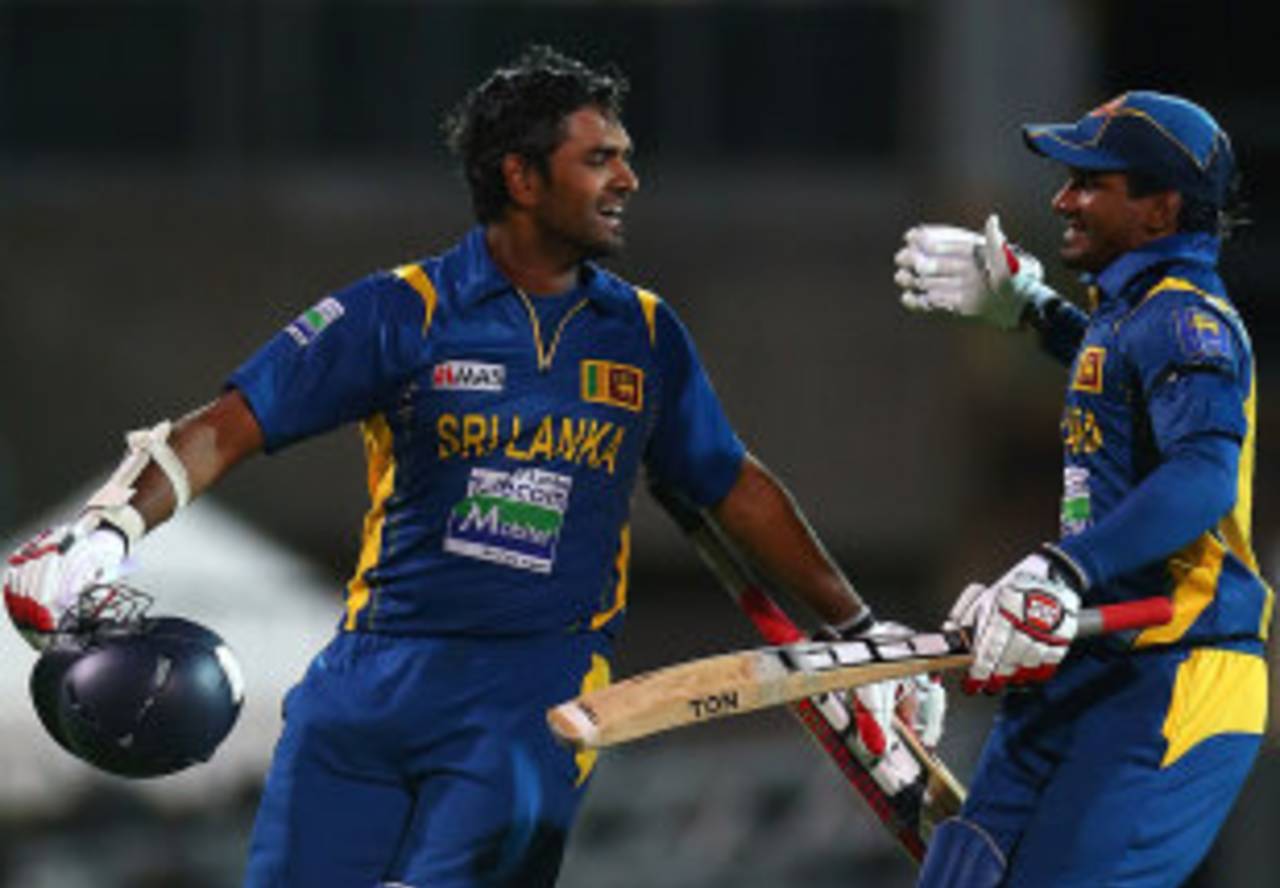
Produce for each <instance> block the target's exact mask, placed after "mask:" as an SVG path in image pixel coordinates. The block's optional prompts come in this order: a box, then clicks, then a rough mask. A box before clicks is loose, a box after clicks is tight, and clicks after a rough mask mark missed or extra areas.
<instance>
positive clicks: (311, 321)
mask: <svg viewBox="0 0 1280 888" xmlns="http://www.w3.org/2000/svg"><path fill="white" fill-rule="evenodd" d="M344 313H345V311H344V309H343V308H342V303H341V302H339V301H338V300H337V299H334V298H333V297H332V296H326V297H325V298H324V299H321V300H320V301H319V302H317V303H316V304H315V305H313V306H311V308H308V309H307V310H306V311H304V312H303V313H302V314H300V315H298V317H297V320H295V321H294V322H293V323H292V324H290V325H289V326H287V327H285V328H284V331H285V332H286V333H288V334H289V335H290V336H291V337H292V338H293V341H294V342H296V343H297V344H298V346H299V347H300V348H305V347H306V346H308V345H310V344H311V343H312V342H315V339H316V337H317V336H319V335H320V334H321V333H323V332H324V331H325V328H326V327H328V326H329V325H330V324H332V323H333V322H334V321H336V320H337V319H338V318H340V317H342V315H343V314H344Z"/></svg>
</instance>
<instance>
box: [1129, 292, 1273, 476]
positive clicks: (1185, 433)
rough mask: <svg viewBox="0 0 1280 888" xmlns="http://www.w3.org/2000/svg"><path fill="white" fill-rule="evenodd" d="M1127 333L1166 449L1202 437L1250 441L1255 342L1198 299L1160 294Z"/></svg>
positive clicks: (1162, 447)
mask: <svg viewBox="0 0 1280 888" xmlns="http://www.w3.org/2000/svg"><path fill="white" fill-rule="evenodd" d="M1127 332H1128V336H1127V349H1128V353H1129V357H1130V360H1131V361H1133V363H1134V365H1135V366H1136V368H1137V372H1138V377H1139V381H1140V384H1141V386H1142V391H1143V395H1144V396H1145V399H1146V401H1147V404H1148V409H1149V412H1150V416H1151V424H1152V431H1153V432H1154V434H1155V438H1156V444H1157V446H1158V447H1159V448H1160V450H1161V451H1166V450H1168V449H1169V447H1171V446H1172V445H1173V444H1174V443H1175V442H1177V441H1180V440H1185V439H1186V438H1188V437H1190V436H1192V435H1197V434H1201V433H1216V434H1225V435H1229V436H1231V437H1233V438H1237V439H1240V438H1243V437H1244V434H1245V430H1246V427H1247V421H1246V418H1245V409H1244V403H1245V400H1246V398H1247V397H1248V391H1247V385H1248V375H1249V373H1248V370H1247V369H1246V368H1247V360H1248V356H1247V348H1248V345H1247V344H1246V343H1244V342H1242V341H1241V340H1240V338H1239V336H1238V334H1237V332H1236V330H1235V328H1234V326H1233V324H1232V323H1231V322H1230V321H1229V320H1228V319H1227V318H1226V317H1225V316H1224V315H1223V314H1222V313H1220V312H1219V311H1218V310H1217V309H1216V308H1214V307H1212V306H1210V305H1209V304H1208V303H1206V302H1205V301H1204V300H1203V299H1201V298H1199V297H1197V296H1194V295H1192V294H1187V295H1185V296H1184V295H1182V294H1170V295H1165V296H1158V297H1155V298H1154V299H1153V300H1152V302H1151V303H1150V304H1148V305H1146V306H1143V308H1142V309H1141V310H1140V311H1139V312H1138V314H1137V315H1136V316H1135V318H1134V319H1133V321H1132V326H1131V329H1130V330H1129V331H1127Z"/></svg>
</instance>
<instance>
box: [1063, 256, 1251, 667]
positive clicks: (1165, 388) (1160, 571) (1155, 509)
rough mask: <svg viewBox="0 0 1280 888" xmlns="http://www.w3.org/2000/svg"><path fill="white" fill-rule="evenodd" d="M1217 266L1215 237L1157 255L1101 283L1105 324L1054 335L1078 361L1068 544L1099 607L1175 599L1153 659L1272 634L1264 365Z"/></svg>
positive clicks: (1067, 423) (1074, 319) (1070, 412)
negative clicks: (1257, 496)
mask: <svg viewBox="0 0 1280 888" xmlns="http://www.w3.org/2000/svg"><path fill="white" fill-rule="evenodd" d="M1217 259H1218V241H1217V239H1216V238H1214V237H1212V236H1210V235H1207V234H1177V235H1173V236H1170V237H1166V238H1162V239H1160V240H1157V241H1154V242H1152V243H1149V244H1147V245H1145V246H1144V247H1142V248H1141V249H1138V250H1135V251H1132V252H1129V253H1126V254H1124V255H1123V256H1121V257H1120V258H1119V259H1117V260H1116V261H1115V262H1113V263H1112V264H1111V265H1110V266H1109V267H1107V268H1106V269H1105V270H1103V272H1102V273H1101V274H1099V275H1098V276H1097V278H1096V279H1095V280H1094V281H1093V284H1094V288H1093V296H1094V298H1095V300H1096V308H1095V310H1094V311H1093V312H1092V314H1091V315H1088V316H1086V315H1085V314H1084V313H1083V312H1080V311H1079V310H1078V309H1074V308H1061V307H1059V308H1058V309H1057V310H1056V312H1055V314H1054V315H1052V317H1051V318H1050V321H1051V322H1050V325H1049V328H1048V329H1046V330H1045V331H1044V332H1045V334H1046V338H1045V344H1046V347H1047V348H1048V349H1049V351H1051V352H1052V353H1054V354H1056V355H1057V356H1059V357H1063V358H1065V357H1066V356H1067V355H1072V356H1073V357H1072V358H1071V375H1070V381H1069V383H1068V386H1067V395H1066V400H1065V407H1064V411H1063V416H1062V433H1063V445H1064V458H1065V459H1064V463H1065V464H1064V477H1063V488H1064V490H1063V500H1062V540H1061V542H1060V544H1059V545H1060V548H1061V549H1062V550H1063V551H1064V552H1065V553H1066V554H1067V555H1069V556H1070V557H1071V558H1072V559H1073V560H1074V561H1076V562H1077V563H1078V564H1079V565H1080V566H1081V567H1082V568H1083V570H1084V573H1085V574H1086V575H1088V576H1089V578H1090V580H1091V582H1092V583H1093V588H1091V589H1090V590H1089V593H1088V595H1087V596H1086V598H1087V599H1088V602H1089V603H1095V604H1097V603H1105V602H1108V601H1120V600H1129V599H1135V598H1142V597H1147V596H1151V595H1157V594H1167V595H1170V596H1171V597H1172V600H1173V604H1174V612H1175V617H1174V620H1173V622H1172V623H1171V624H1170V625H1168V626H1164V627H1159V628H1154V629H1149V630H1147V631H1145V632H1143V633H1140V634H1139V635H1138V636H1137V638H1136V640H1135V644H1136V645H1138V646H1145V645H1151V644H1168V643H1193V644H1194V643H1213V642H1229V641H1230V640H1242V639H1243V640H1248V639H1255V640H1261V639H1264V638H1265V637H1266V629H1267V625H1268V624H1269V622H1270V617H1271V609H1272V600H1273V594H1272V591H1271V589H1270V588H1269V587H1268V586H1267V584H1266V583H1265V581H1264V580H1263V579H1262V577H1261V575H1260V573H1259V568H1258V562H1257V559H1256V558H1255V556H1254V553H1253V550H1252V544H1251V540H1250V512H1251V506H1252V483H1253V467H1254V439H1255V410H1256V406H1255V405H1256V381H1255V376H1254V360H1253V352H1252V347H1251V345H1250V342H1249V336H1248V334H1247V332H1246V330H1245V326H1244V323H1243V322H1242V321H1241V319H1240V316H1239V315H1238V314H1237V312H1236V310H1235V308H1234V307H1233V306H1232V304H1231V302H1230V301H1229V300H1228V298H1227V296H1226V290H1225V287H1224V285H1223V283H1222V280H1221V279H1220V277H1219V276H1218V273H1217V271H1216V266H1217ZM1184 454H1194V458H1192V457H1190V456H1188V457H1186V458H1185V460H1184V457H1183V455H1184ZM1223 454H1225V456H1224V455H1223ZM1196 459H1199V462H1196V461H1195V460H1196ZM1179 460H1184V461H1182V462H1179ZM1175 464H1177V465H1178V466H1181V467H1183V468H1177V466H1175ZM1202 466H1203V467H1205V468H1201V467H1202ZM1186 467H1189V468H1186ZM1224 467H1225V468H1224ZM1175 469H1176V470H1175ZM1166 502H1168V503H1173V502H1176V504H1177V507H1176V508H1169V509H1162V508H1160V506H1161V504H1164V503H1166ZM1198 503H1204V504H1206V506H1205V508H1206V509H1207V511H1206V512H1205V514H1203V515H1201V514H1198V512H1197V508H1196V507H1197V504H1198Z"/></svg>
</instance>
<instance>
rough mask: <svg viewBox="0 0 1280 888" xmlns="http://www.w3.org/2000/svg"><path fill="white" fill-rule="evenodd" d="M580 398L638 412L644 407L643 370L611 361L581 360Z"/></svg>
mask: <svg viewBox="0 0 1280 888" xmlns="http://www.w3.org/2000/svg"><path fill="white" fill-rule="evenodd" d="M582 400H584V401H587V402H589V403H592V404H608V405H609V406H610V407H621V408H622V409H624V410H631V411H634V412H636V413H639V412H640V410H641V409H642V408H643V407H644V371H643V370H641V369H640V368H639V367H633V366H631V365H630V364H616V363H614V362H613V361H583V362H582Z"/></svg>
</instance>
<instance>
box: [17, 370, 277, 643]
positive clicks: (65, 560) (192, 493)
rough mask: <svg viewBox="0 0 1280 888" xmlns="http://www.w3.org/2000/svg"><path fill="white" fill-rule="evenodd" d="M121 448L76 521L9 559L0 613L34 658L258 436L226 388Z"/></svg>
mask: <svg viewBox="0 0 1280 888" xmlns="http://www.w3.org/2000/svg"><path fill="white" fill-rule="evenodd" d="M126 444H127V447H128V450H127V452H126V454H125V457H124V459H123V460H122V461H121V463H120V465H119V466H118V467H117V468H116V470H115V471H114V472H113V473H112V474H111V477H110V478H109V479H108V480H107V483H106V484H104V485H103V486H102V487H101V488H100V489H99V490H98V491H97V492H96V493H94V494H93V496H92V497H90V498H89V501H88V502H87V503H86V504H85V506H84V508H83V509H82V510H81V511H80V513H79V514H78V515H76V516H74V517H73V518H72V519H71V520H70V521H69V522H68V523H66V524H61V525H58V526H56V527H53V528H50V529H48V530H45V531H42V532H41V533H39V534H38V535H36V537H35V538H33V539H32V540H30V541H29V542H27V543H26V544H24V545H23V546H21V547H20V548H19V549H18V550H17V551H16V552H14V553H13V554H12V555H11V556H10V557H9V559H8V566H7V568H6V570H5V577H4V599H5V607H6V608H7V609H8V611H9V616H10V617H11V618H12V620H13V622H14V625H15V626H16V627H17V629H18V631H19V632H20V633H21V634H22V636H23V638H25V639H26V640H27V642H28V643H30V644H31V645H32V646H33V647H35V648H37V649H43V648H44V647H45V646H46V645H47V644H48V643H49V640H50V639H51V638H52V636H53V634H54V633H55V631H56V630H57V629H58V627H59V625H60V624H61V623H62V622H63V620H64V618H66V617H67V616H68V614H72V613H73V612H74V611H75V610H76V608H77V605H78V603H79V601H80V597H81V595H82V593H84V591H85V590H86V589H88V588H90V587H92V586H94V585H97V584H102V583H110V582H112V581H114V580H115V579H118V578H119V576H120V569H121V564H122V563H123V562H124V559H125V556H127V555H128V554H129V552H130V551H132V550H133V549H134V548H135V547H136V546H137V544H138V542H139V541H140V540H141V539H142V537H143V535H144V534H146V532H147V531H148V530H150V529H151V528H153V527H155V526H156V525H157V524H160V523H161V522H163V521H165V520H166V519H168V518H169V517H170V516H172V515H173V513H174V512H176V511H177V510H178V509H180V508H182V507H183V506H185V505H186V504H187V503H188V502H189V501H190V500H191V499H192V498H194V497H196V496H198V495H199V494H201V493H203V492H204V491H205V490H207V489H208V488H209V487H210V486H211V485H212V484H213V483H214V482H215V481H216V480H217V479H218V478H220V477H221V476H222V475H223V474H225V473H226V472H227V470H228V469H230V468H231V467H232V466H234V465H235V464H236V463H238V462H240V461H241V460H242V459H244V458H245V457H246V456H249V455H250V454H252V453H255V452H257V451H258V450H260V449H261V447H262V432H261V430H260V428H259V427H258V423H257V420H256V419H255V418H254V416H253V413H252V412H251V411H250V410H249V408H248V405H247V404H246V403H245V401H244V398H242V397H241V396H240V393H239V392H237V391H235V390H234V389H230V390H228V391H227V392H226V393H224V394H223V395H222V396H221V397H219V398H218V399H217V400H215V401H213V402H212V403H210V404H208V405H206V406H204V407H201V408H200V409H198V410H196V411H194V412H192V413H190V414H188V415H187V416H185V417H183V418H182V419H180V420H178V422H176V423H171V422H169V421H168V420H165V421H164V422H160V423H158V424H156V425H155V426H153V427H152V428H149V429H141V430H138V431H134V432H130V433H129V434H128V435H127V436H126Z"/></svg>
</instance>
